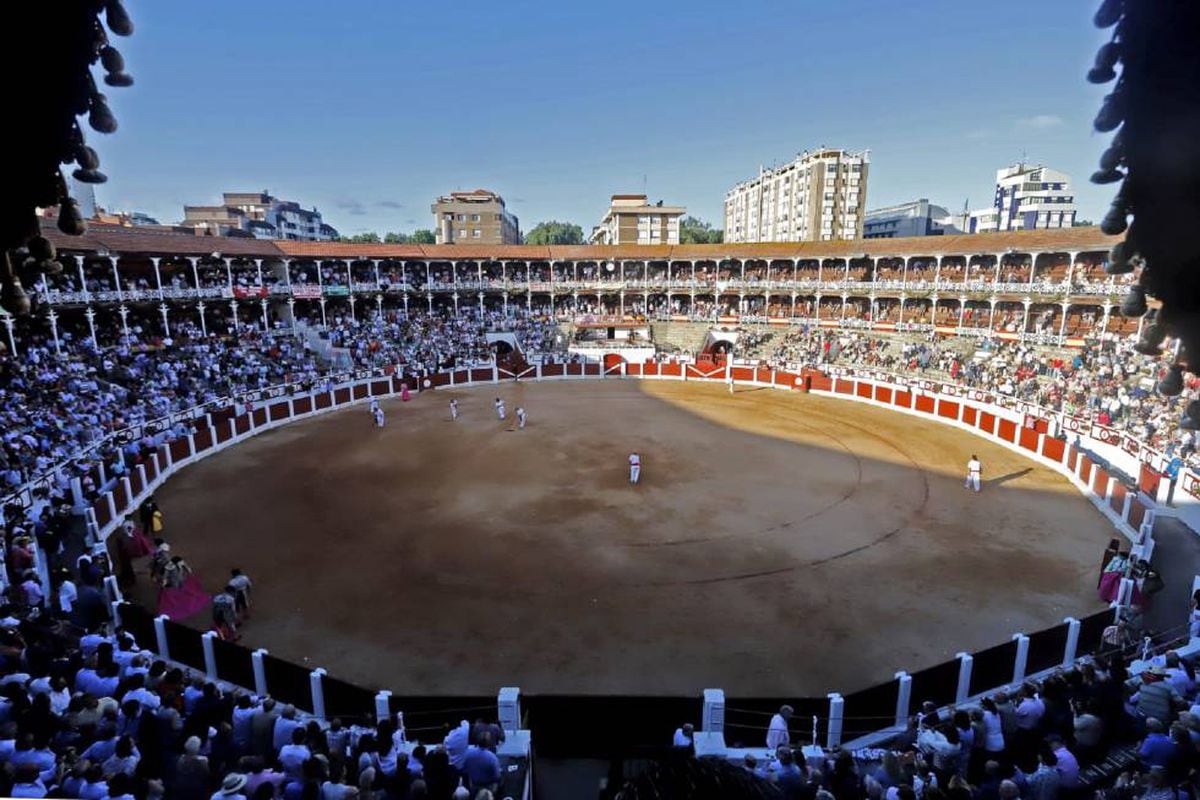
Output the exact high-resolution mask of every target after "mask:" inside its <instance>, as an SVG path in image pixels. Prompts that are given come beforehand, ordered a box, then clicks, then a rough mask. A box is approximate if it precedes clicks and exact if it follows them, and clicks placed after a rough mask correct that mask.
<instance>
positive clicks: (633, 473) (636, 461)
mask: <svg viewBox="0 0 1200 800" xmlns="http://www.w3.org/2000/svg"><path fill="white" fill-rule="evenodd" d="M641 476H642V457H641V456H639V455H638V454H637V453H630V454H629V482H630V483H637V482H638V478H640V477H641Z"/></svg>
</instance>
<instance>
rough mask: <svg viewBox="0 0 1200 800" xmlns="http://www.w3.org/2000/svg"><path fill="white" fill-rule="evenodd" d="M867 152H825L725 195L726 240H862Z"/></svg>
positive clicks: (803, 155)
mask: <svg viewBox="0 0 1200 800" xmlns="http://www.w3.org/2000/svg"><path fill="white" fill-rule="evenodd" d="M869 165H870V153H869V151H866V150H864V151H862V152H861V153H851V152H849V151H847V150H833V149H828V148H821V149H820V150H816V151H813V152H807V151H806V152H804V153H801V154H800V155H799V156H797V157H796V158H795V159H794V160H792V161H790V162H788V163H787V164H784V165H783V166H782V167H778V168H772V169H766V168H764V167H760V168H759V173H758V176H757V177H756V178H753V179H751V180H748V181H744V182H742V183H739V184H738V185H737V186H734V187H733V188H732V189H731V190H730V191H729V192H728V193H726V195H725V241H726V242H828V241H833V240H838V239H858V238H861V237H862V232H863V218H864V216H865V213H866V208H867V169H868V167H869Z"/></svg>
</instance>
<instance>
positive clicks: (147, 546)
mask: <svg viewBox="0 0 1200 800" xmlns="http://www.w3.org/2000/svg"><path fill="white" fill-rule="evenodd" d="M132 539H133V544H132V546H131V547H130V548H129V554H130V555H131V556H133V557H134V558H141V557H142V556H148V555H150V554H151V553H153V552H154V542H153V541H151V540H150V537H149V536H147V535H146V534H145V533H144V532H143V531H142V529H141V528H134V529H133V536H132Z"/></svg>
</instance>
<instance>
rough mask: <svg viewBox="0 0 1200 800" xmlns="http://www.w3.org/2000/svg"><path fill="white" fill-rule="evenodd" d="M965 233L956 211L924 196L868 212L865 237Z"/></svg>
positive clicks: (894, 237)
mask: <svg viewBox="0 0 1200 800" xmlns="http://www.w3.org/2000/svg"><path fill="white" fill-rule="evenodd" d="M954 233H962V231H960V230H959V229H958V228H957V227H956V226H955V218H954V215H953V214H951V213H950V212H949V211H947V210H946V209H945V208H943V207H942V206H937V205H934V204H933V203H930V202H929V200H927V199H926V198H924V197H922V198H921V199H920V200H913V201H912V202H911V203H900V204H898V205H894V206H884V207H883V208H876V209H873V210H871V211H868V212H867V213H866V217H865V219H864V221H863V238H864V239H897V238H902V237H907V236H942V235H945V234H954Z"/></svg>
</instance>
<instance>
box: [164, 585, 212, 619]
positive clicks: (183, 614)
mask: <svg viewBox="0 0 1200 800" xmlns="http://www.w3.org/2000/svg"><path fill="white" fill-rule="evenodd" d="M210 600H211V598H210V597H209V596H208V592H206V591H204V586H203V584H201V583H200V579H199V578H197V577H196V576H195V575H188V576H187V578H185V579H184V581H183V586H180V587H179V588H178V589H171V588H168V587H165V586H164V587H163V588H161V589H159V590H158V613H159V614H163V615H165V616H167V617H170V618H171V619H173V620H180V619H187V618H188V617H191V616H194V615H196V614H199V613H200V612H201V611H203V610H204V607H205V606H207V605H208V604H209V601H210Z"/></svg>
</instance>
